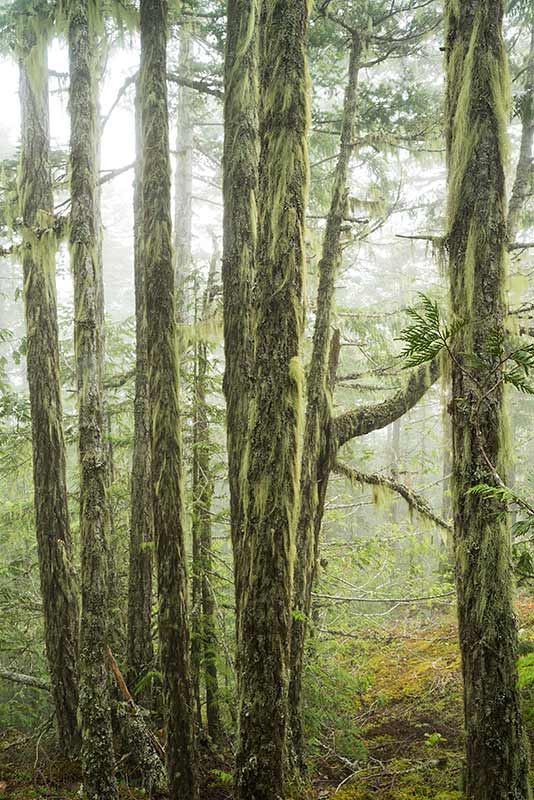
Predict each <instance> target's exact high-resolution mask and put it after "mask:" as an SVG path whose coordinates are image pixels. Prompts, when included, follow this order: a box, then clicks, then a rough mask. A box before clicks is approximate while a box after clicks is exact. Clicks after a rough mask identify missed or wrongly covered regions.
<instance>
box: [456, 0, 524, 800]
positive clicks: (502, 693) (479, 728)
mask: <svg viewBox="0 0 534 800" xmlns="http://www.w3.org/2000/svg"><path fill="white" fill-rule="evenodd" d="M502 15H503V2H502V0H469V2H464V3H462V4H459V3H458V2H456V0H449V2H448V3H447V6H446V16H447V47H446V52H447V122H448V129H447V151H448V165H449V208H448V215H449V221H448V224H449V233H448V247H449V254H450V278H451V304H452V310H453V314H454V316H455V317H457V318H460V319H462V320H463V321H464V323H465V324H464V327H463V328H462V329H461V331H460V334H459V335H457V336H456V337H455V340H454V344H453V355H454V359H453V365H452V402H451V409H452V428H453V502H452V506H453V516H454V529H455V556H456V577H457V590H458V615H459V631H460V648H461V654H462V671H463V679H464V710H465V726H466V747H467V776H466V777H467V783H466V796H467V797H469V799H470V800H510V798H514V800H526V798H530V796H531V794H530V789H529V781H528V751H527V744H526V741H525V736H524V732H523V727H522V721H521V712H520V705H519V694H518V690H517V672H516V658H517V633H516V624H515V617H514V609H513V594H512V591H513V576H512V570H511V542H510V530H509V522H508V518H507V515H506V514H505V513H504V512H505V509H504V508H503V505H502V503H501V502H499V501H497V500H494V499H487V498H482V497H481V496H480V495H472V494H468V490H469V489H470V488H471V487H472V486H474V485H476V484H479V483H481V482H483V483H487V484H490V485H495V483H496V477H495V471H496V472H497V473H498V474H499V475H500V476H501V478H502V479H504V480H505V477H504V473H505V469H506V453H505V441H504V438H505V435H506V434H505V430H506V418H505V412H504V406H503V391H502V382H501V381H499V378H502V369H501V367H500V366H499V359H500V356H499V354H498V352H496V350H495V348H492V347H491V342H492V341H494V340H495V337H502V338H503V339H504V316H505V307H504V285H505V277H506V245H507V231H506V198H505V178H504V161H505V149H506V139H507V132H506V126H507V122H508V106H507V98H508V92H509V79H508V69H507V59H506V52H505V48H504V43H503V40H502ZM472 356H475V357H476V358H477V364H478V366H477V367H473V366H472V361H473V359H472Z"/></svg>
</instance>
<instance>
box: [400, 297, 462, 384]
mask: <svg viewBox="0 0 534 800" xmlns="http://www.w3.org/2000/svg"><path fill="white" fill-rule="evenodd" d="M419 296H420V298H421V302H420V304H419V306H418V307H414V308H408V309H407V311H406V313H407V314H408V316H409V317H410V319H411V320H412V324H411V325H408V326H407V327H406V328H404V330H403V331H402V332H401V335H400V336H399V337H398V341H401V342H404V348H403V350H402V352H401V354H400V358H402V359H403V360H404V368H405V369H408V368H409V367H418V366H420V365H421V364H426V363H427V362H428V361H433V360H434V359H435V358H436V356H437V355H438V354H439V353H440V352H441V351H442V350H443V348H445V347H447V343H448V341H449V339H451V337H452V336H454V335H455V334H456V333H457V332H458V331H459V330H460V328H461V327H462V325H463V322H462V321H461V320H456V321H455V322H453V323H452V324H451V325H444V324H443V322H442V319H441V315H440V311H439V307H438V304H437V302H436V301H435V300H432V299H431V298H430V297H427V296H426V295H425V294H420V295H419Z"/></svg>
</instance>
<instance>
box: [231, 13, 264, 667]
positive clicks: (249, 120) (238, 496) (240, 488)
mask: <svg viewBox="0 0 534 800" xmlns="http://www.w3.org/2000/svg"><path fill="white" fill-rule="evenodd" d="M259 8H260V2H259V0H228V13H227V30H226V55H225V67H224V78H225V95H224V96H225V101H224V156H223V195H224V244H223V263H222V281H223V296H224V352H225V372H224V382H223V389H224V394H225V397H226V436H227V450H228V480H229V487H230V518H231V522H230V524H231V536H232V546H233V552H234V573H235V595H236V619H237V622H236V630H237V638H238V642H239V639H240V636H239V616H240V614H239V608H240V605H241V601H240V598H241V585H242V579H241V573H242V567H241V547H242V540H243V525H244V522H243V512H244V483H245V481H246V474H245V473H246V465H245V460H244V459H245V445H246V435H247V420H248V413H249V402H250V392H251V369H252V306H251V290H252V283H253V280H254V274H255V267H254V260H255V253H256V238H257V231H256V227H257V192H258V156H259V139H258V17H259ZM237 660H239V645H238V652H237ZM237 674H238V681H239V669H238V670H237Z"/></svg>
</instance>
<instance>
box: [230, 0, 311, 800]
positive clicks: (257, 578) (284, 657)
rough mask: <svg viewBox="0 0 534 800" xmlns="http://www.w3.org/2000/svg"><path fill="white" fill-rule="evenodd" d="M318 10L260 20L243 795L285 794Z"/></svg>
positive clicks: (272, 2) (295, 3)
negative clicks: (313, 26) (309, 41)
mask: <svg viewBox="0 0 534 800" xmlns="http://www.w3.org/2000/svg"><path fill="white" fill-rule="evenodd" d="M307 21H308V8H307V5H306V3H303V2H300V1H299V0H268V2H266V3H265V4H264V6H263V11H262V17H261V21H260V86H261V106H260V142H261V153H260V162H259V198H260V202H259V226H258V232H259V236H258V248H257V259H258V269H257V275H256V302H255V307H256V314H257V323H256V331H255V342H254V345H255V363H254V372H253V377H254V386H255V391H254V398H253V401H252V404H251V407H250V410H249V433H248V442H247V456H246V461H247V463H246V467H247V475H248V483H247V489H246V513H245V544H244V550H242V557H243V558H246V561H247V573H246V583H245V576H244V575H243V586H242V587H241V589H242V595H241V597H240V604H241V605H240V613H241V621H240V626H241V642H240V653H239V657H240V664H239V667H240V669H241V693H240V694H241V696H240V727H239V743H238V756H237V770H238V771H237V794H238V797H239V798H240V799H241V800H251V798H254V800H267V798H269V800H273V798H278V797H283V796H284V790H285V784H286V780H287V773H286V769H287V763H286V757H287V726H288V679H289V637H290V628H291V624H290V623H291V600H292V588H293V563H294V557H295V534H296V526H297V516H298V504H299V484H300V459H301V455H302V452H301V441H300V440H301V435H302V416H303V398H302V393H303V382H304V376H303V369H302V364H301V361H300V346H301V337H302V327H303V317H304V312H303V297H302V295H303V280H304V264H305V252H304V227H305V211H306V201H307V188H308V153H307V143H306V137H307V131H308V125H309V86H308V72H307V63H306V29H307Z"/></svg>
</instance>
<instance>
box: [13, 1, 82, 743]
mask: <svg viewBox="0 0 534 800" xmlns="http://www.w3.org/2000/svg"><path fill="white" fill-rule="evenodd" d="M20 35H21V41H20V46H19V59H20V101H21V111H22V152H21V163H20V186H21V208H20V212H21V216H22V221H23V229H22V237H23V249H22V264H23V270H24V308H25V314H26V335H27V348H28V349H27V357H26V362H27V370H28V384H29V389H30V404H31V419H32V451H33V482H34V498H35V527H36V533H37V545H38V553H39V572H40V578H41V593H42V597H43V612H44V626H45V642H46V654H47V660H48V668H49V672H50V680H51V685H52V694H53V698H54V707H55V712H56V723H57V730H58V739H59V745H60V748H61V750H62V751H64V752H65V753H66V754H67V755H75V754H76V752H77V750H78V748H79V730H78V724H77V718H76V715H77V709H78V599H77V595H76V581H75V576H74V570H73V567H72V540H71V533H70V525H69V514H68V504H67V485H66V476H65V440H64V436H63V411H62V404H61V384H60V378H59V343H58V325H57V304H56V282H55V281H56V276H55V263H54V262H55V256H56V245H55V233H54V232H53V231H51V232H50V233H44V234H43V235H42V236H41V237H40V238H38V236H37V235H36V232H35V231H36V229H37V227H38V226H40V227H44V228H46V227H47V226H48V225H51V224H52V215H53V212H54V202H53V196H52V182H51V175H50V166H49V147H50V141H49V138H50V134H49V115H48V61H47V31H46V23H45V22H44V21H43V20H42V19H39V17H37V16H36V17H35V18H34V19H33V21H32V19H31V17H29V16H25V18H24V21H23V23H22V30H21V32H20Z"/></svg>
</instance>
